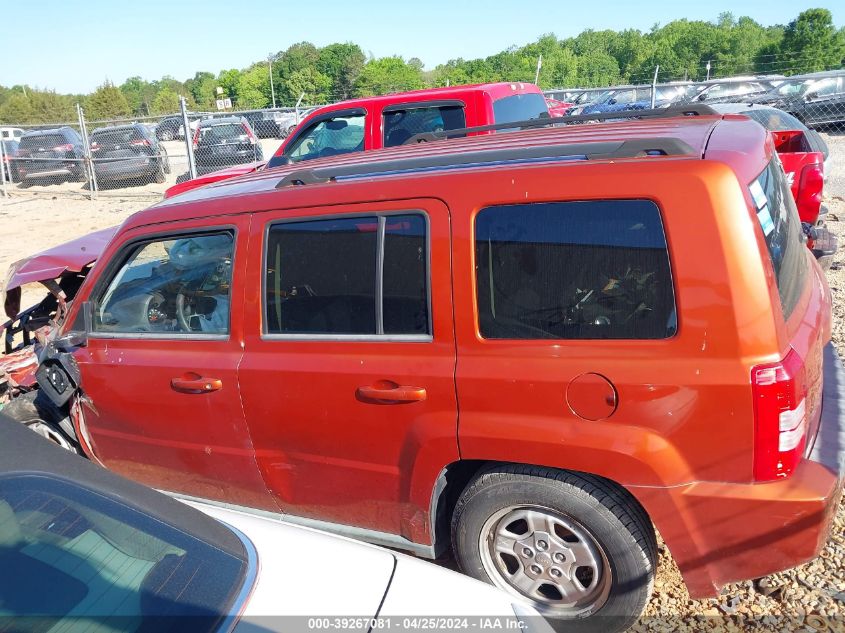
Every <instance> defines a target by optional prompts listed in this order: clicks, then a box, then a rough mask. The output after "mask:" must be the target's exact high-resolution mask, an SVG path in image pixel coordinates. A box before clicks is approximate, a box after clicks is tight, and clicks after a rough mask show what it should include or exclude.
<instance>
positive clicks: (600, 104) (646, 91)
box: [569, 86, 683, 114]
mask: <svg viewBox="0 0 845 633" xmlns="http://www.w3.org/2000/svg"><path fill="white" fill-rule="evenodd" d="M682 92H683V91H680V92H679V90H678V89H676V88H657V91H656V94H655V101H654V107H656V108H668V107H669V105H671V103H672V101H674V100H676V99H677V97H678V95H679V94H680V93H682ZM649 108H651V87H650V86H649V87H648V88H623V89H620V90H608V91H607V92H606V93H604V94H603V95H601V96H600V97H599V98H598V100H596V101H594V102H593V103H589V104H586V105H582V106H577V107H575V108H573V109H572V110H570V112H569V113H570V114H600V113H603V112H624V111H626V110H647V109H649Z"/></svg>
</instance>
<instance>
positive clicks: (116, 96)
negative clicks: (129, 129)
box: [85, 81, 130, 120]
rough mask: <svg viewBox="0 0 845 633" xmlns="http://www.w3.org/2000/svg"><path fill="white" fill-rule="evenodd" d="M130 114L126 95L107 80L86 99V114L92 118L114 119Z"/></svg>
mask: <svg viewBox="0 0 845 633" xmlns="http://www.w3.org/2000/svg"><path fill="white" fill-rule="evenodd" d="M129 114H130V109H129V103H128V102H127V101H126V97H125V96H124V94H123V93H122V92H121V91H120V89H118V88H116V87H115V86H114V84H113V83H111V82H109V81H107V82H105V83H104V84H103V85H102V86H100V87H99V88H97V89H96V90H95V91H94V92H93V94H91V95H90V96H89V97H88V98H87V99H85V115H86V116H87V117H88V118H89V119H91V120H98V119H114V118H118V117H125V116H127V115H129Z"/></svg>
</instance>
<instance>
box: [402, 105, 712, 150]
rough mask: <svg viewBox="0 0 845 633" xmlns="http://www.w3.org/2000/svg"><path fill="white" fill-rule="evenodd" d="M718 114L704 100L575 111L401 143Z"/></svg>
mask: <svg viewBox="0 0 845 633" xmlns="http://www.w3.org/2000/svg"><path fill="white" fill-rule="evenodd" d="M707 115H720V113H719V112H717V111H716V110H714V109H713V108H711V107H710V106H709V105H707V104H704V103H691V104H689V105H675V106H669V107H668V108H653V109H648V110H620V111H618V112H600V113H597V114H575V115H570V116H561V117H542V118H539V119H527V120H525V121H510V122H508V123H492V124H490V125H477V126H474V127H465V128H460V129H455V130H441V131H438V132H420V133H419V134H415V135H414V136H412V137H411V138H409V139H408V140H407V141H405V142H404V143H402V144H403V145H414V144H416V143H426V142H429V141H440V140H443V139H447V138H453V137H456V136H465V135H467V134H473V133H476V132H493V131H496V130H514V129H520V130H527V129H531V128H536V127H547V126H550V125H565V124H568V123H578V122H580V121H605V120H612V119H633V118H636V119H663V118H674V117H679V116H707Z"/></svg>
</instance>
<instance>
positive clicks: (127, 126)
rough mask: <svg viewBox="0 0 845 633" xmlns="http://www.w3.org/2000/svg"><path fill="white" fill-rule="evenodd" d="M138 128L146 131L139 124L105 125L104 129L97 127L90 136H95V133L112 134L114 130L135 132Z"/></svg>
mask: <svg viewBox="0 0 845 633" xmlns="http://www.w3.org/2000/svg"><path fill="white" fill-rule="evenodd" d="M139 128H140V129H141V130H143V131H146V128H145V127H144V126H143V125H141V124H140V123H126V124H125V125H107V126H105V127H98V128H96V129H94V130H92V131H91V134H96V133H97V132H113V131H114V130H137V129H139Z"/></svg>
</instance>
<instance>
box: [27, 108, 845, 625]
mask: <svg viewBox="0 0 845 633" xmlns="http://www.w3.org/2000/svg"><path fill="white" fill-rule="evenodd" d="M653 114H654V113H648V112H643V113H641V114H639V115H638V116H643V117H644V119H643V120H641V121H634V122H620V123H608V124H606V125H601V126H596V125H591V126H566V127H562V128H561V127H555V126H554V124H553V123H549V122H548V121H540V122H538V121H535V122H533V123H532V122H527V123H526V126H536V127H537V128H538V129H529V130H524V131H521V132H514V133H512V134H507V135H470V136H467V137H465V138H459V139H453V140H448V141H434V142H428V143H425V144H422V145H413V146H402V147H398V148H391V149H385V150H380V151H378V152H372V153H360V154H354V155H347V156H340V157H334V158H331V159H316V160H314V161H311V162H309V163H308V164H307V165H301V164H300V165H291V166H287V167H280V168H278V169H275V170H272V171H264V172H261V173H257V174H254V175H252V176H246V177H243V178H238V179H233V180H227V181H223V182H220V183H217V184H214V185H211V186H208V187H205V188H202V189H196V190H194V191H190V192H187V193H185V194H183V195H181V196H179V197H177V198H173V199H171V200H166V201H164V202H162V203H159V204H157V205H155V206H153V207H151V208H149V209H147V210H145V211H142V212H140V213H138V214H136V215H134V216H133V217H131V218H130V219H129V220H127V221H126V223H125V224H124V225H123V226H122V227H121V228H120V229H119V230H118V232H117V234H116V235H115V237H114V238H113V240H112V241H111V243H110V244H109V246H108V247H107V248H106V249H105V251H104V253H103V255H102V257H101V258H100V260H99V262H98V264H97V266H96V267H95V268H94V270H93V271H92V272H91V273H90V274H89V275H88V277H87V278H86V280H85V282H84V284H83V286H82V288H81V289H80V290H79V293H78V295H77V297H76V300H75V301H74V304H73V306H72V307H71V309H70V313H69V316H68V320H67V322H66V325H65V327H64V331H63V333H62V335H61V336H60V337H59V338H57V339H56V340H55V341H53V342H52V343H51V344H50V345H49V346H48V347H47V348H46V349H45V351H44V353H43V354H42V363H41V367H40V369H39V383H40V384H41V385H42V389H43V390H44V392H45V393H46V394H48V395H49V396H50V397H51V399H52V400H53V401H54V403H56V404H57V405H59V406H64V407H66V408H67V410H68V411H69V417H70V422H71V423H72V427H73V432H74V434H75V439H76V441H77V442H78V444H79V446H80V448H81V450H82V451H83V452H84V453H85V454H86V455H87V456H88V457H90V458H91V459H93V460H95V461H97V462H100V463H102V464H103V465H105V466H106V467H108V468H110V469H113V470H115V471H118V472H120V473H121V474H124V475H126V476H129V477H131V478H134V479H136V480H139V481H141V482H143V483H146V484H148V485H150V486H153V487H155V488H159V489H163V490H166V491H169V492H171V493H173V494H175V495H177V496H182V497H185V498H189V499H190V498H203V499H211V500H213V501H214V502H216V503H219V504H222V505H225V506H227V507H235V508H240V509H243V510H244V511H246V512H258V513H262V514H266V513H273V514H274V515H277V516H281V517H283V518H284V519H285V520H287V521H290V522H294V523H299V524H304V525H310V526H314V527H318V528H321V529H326V530H330V531H335V532H339V533H342V534H346V535H349V536H354V537H358V538H361V539H364V540H368V541H371V542H375V543H380V544H384V545H389V546H393V547H397V548H400V549H405V550H409V551H412V552H415V553H417V554H419V555H422V556H428V557H437V556H438V555H440V554H442V553H444V552H445V551H447V550H449V549H451V550H452V552H453V553H454V556H455V557H456V558H457V561H458V563H459V565H460V567H461V569H462V570H463V571H464V572H466V573H467V574H470V575H472V576H475V577H476V578H479V579H482V580H485V581H487V582H490V583H493V584H495V585H498V586H499V587H501V588H502V589H504V590H506V591H509V592H510V593H512V594H513V595H514V596H515V597H517V598H518V599H522V600H528V601H531V602H532V603H533V604H534V605H535V606H536V608H538V609H539V610H541V611H542V612H544V613H545V614H547V615H548V616H549V617H550V618H552V619H555V620H556V621H558V622H563V623H564V628H566V626H569V625H571V621H570V619H572V618H579V619H582V621H583V622H582V623H583V624H585V625H586V626H588V627H594V628H596V629H597V630H610V629H617V628H623V627H625V626H627V625H629V624H630V623H632V622H633V621H634V620H635V619H636V618H637V616H638V615H639V614H640V612H641V610H642V609H643V607H644V606H645V604H646V601H647V599H648V597H649V594H650V592H651V588H652V581H653V578H654V572H655V564H656V557H657V552H656V549H657V548H656V540H655V529H654V528H655V527H656V528H657V529H658V530H659V531H660V533H661V534H662V536H663V538H664V540H665V542H666V543H667V545H668V547H669V549H670V551H671V553H672V554H673V556H674V558H675V560H676V561H677V563H678V565H679V567H680V569H681V572H682V573H683V576H684V579H685V581H686V583H687V586H688V588H689V591H690V594H691V595H692V596H693V597H704V596H712V595H715V593H716V592H717V590H718V589H719V587H721V586H722V585H724V584H725V583H728V582H731V581H736V580H740V579H748V578H756V577H759V576H762V575H765V574H768V573H771V572H775V571H778V570H782V569H784V568H787V567H790V566H794V565H797V564H799V563H801V562H803V561H806V560H808V559H811V558H812V557H814V556H816V555H817V554H818V552H819V551H820V548H821V547H822V545H823V544H824V542H825V539H826V538H827V536H828V532H829V529H830V524H831V520H832V514H833V511H834V507H835V504H836V501H837V499H838V496H839V493H840V490H841V488H842V475H841V471H840V468H841V462H842V453H843V442H842V437H843V422H842V413H841V407H840V405H839V404H838V398H839V393H838V390H839V389H841V385H842V384H843V371H842V366H841V364H840V362H839V360H838V358H837V357H836V355H835V353H834V352H833V349H832V347H831V345H830V331H831V321H830V319H831V313H830V301H831V296H830V292H829V289H828V287H827V284H826V282H825V279H824V276H823V275H822V273H821V271H820V269H819V266H818V264H817V263H816V262H815V260H814V258H813V256H812V254H811V253H810V251H809V250H808V249H807V248H805V247H804V242H803V239H804V237H803V233H802V230H801V225H800V222H799V218H798V214H797V212H796V209H795V204H794V201H793V200H792V197H791V195H790V192H789V186H788V184H787V182H786V180H785V178H784V173H783V170H782V168H781V165H780V163H779V161H778V158H777V155H776V153H775V148H774V146H773V143H772V140H771V138H770V136H768V135H767V133H766V132H765V130H763V128H761V127H760V126H759V125H757V124H756V123H754V122H752V121H750V120H749V119H747V118H746V117H743V116H734V115H726V116H715V115H703V116H687V117H684V116H671V115H673V114H678V113H677V112H674V111H672V110H668V111H664V112H663V116H653V117H652V115H653ZM558 121H559V119H558ZM520 127H525V126H520ZM540 128H542V129H540ZM476 131H477V130H476ZM470 132H471V130H470Z"/></svg>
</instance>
